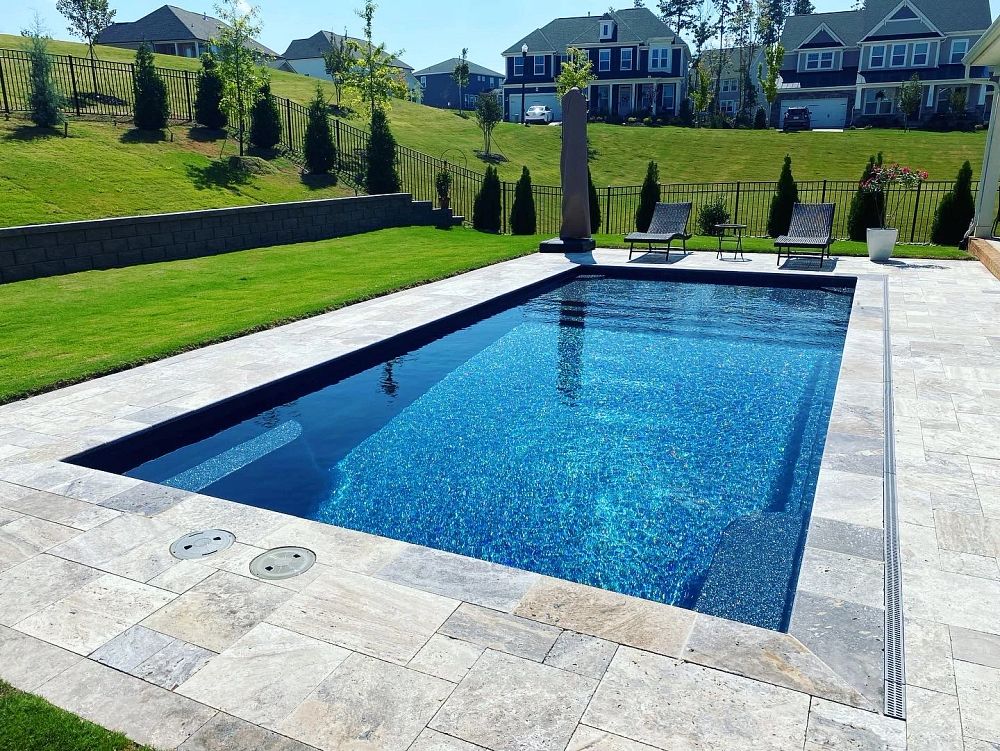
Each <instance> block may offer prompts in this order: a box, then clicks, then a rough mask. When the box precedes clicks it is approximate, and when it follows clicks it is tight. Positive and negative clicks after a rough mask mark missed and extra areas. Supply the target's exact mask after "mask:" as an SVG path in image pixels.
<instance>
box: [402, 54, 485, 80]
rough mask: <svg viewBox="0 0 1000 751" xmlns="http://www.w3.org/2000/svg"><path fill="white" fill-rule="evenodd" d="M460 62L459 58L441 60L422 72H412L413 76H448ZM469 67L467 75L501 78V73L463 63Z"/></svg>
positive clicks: (470, 63) (471, 63)
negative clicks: (443, 74) (445, 74)
mask: <svg viewBox="0 0 1000 751" xmlns="http://www.w3.org/2000/svg"><path fill="white" fill-rule="evenodd" d="M460 62H462V60H461V58H458V57H453V58H451V59H450V60H443V61H442V62H440V63H438V64H437V65H431V66H430V67H428V68H423V69H422V70H415V71H413V75H415V76H437V75H440V74H442V73H447V74H448V75H449V76H450V75H451V74H452V73H454V72H455V68H457V67H458V64H459V63H460ZM465 62H466V63H467V64H468V66H469V73H471V74H473V75H476V76H492V77H493V78H503V77H504V74H503V73H497V72H496V71H495V70H490V69H489V68H484V67H483V66H482V65H477V64H476V63H473V62H469V61H468V60H466V61H465Z"/></svg>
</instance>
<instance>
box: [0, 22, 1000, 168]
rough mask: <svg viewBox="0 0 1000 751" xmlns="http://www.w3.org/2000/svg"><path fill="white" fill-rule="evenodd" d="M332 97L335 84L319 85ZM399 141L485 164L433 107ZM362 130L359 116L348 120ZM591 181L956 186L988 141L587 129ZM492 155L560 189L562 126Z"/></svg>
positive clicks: (126, 55)
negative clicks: (890, 164)
mask: <svg viewBox="0 0 1000 751" xmlns="http://www.w3.org/2000/svg"><path fill="white" fill-rule="evenodd" d="M22 41H23V40H22V39H21V38H20V37H16V36H11V35H3V34H0V47H8V48H11V47H13V48H16V47H19V46H20V45H21V44H22ZM51 49H52V51H53V52H55V53H58V54H74V55H81V56H82V55H85V54H86V52H87V48H86V46H85V45H83V44H79V43H77V42H56V41H54V42H52V44H51ZM96 49H97V54H98V56H99V57H101V58H104V59H108V60H118V61H126V62H128V61H131V60H133V59H134V53H133V52H132V51H131V50H123V49H118V48H116V47H101V46H99V47H97V48H96ZM156 64H157V65H160V66H163V67H173V68H182V69H186V70H197V69H198V68H199V65H200V64H199V62H198V61H197V60H189V59H185V58H180V57H174V56H171V55H157V56H156ZM271 76H272V90H273V91H274V93H275V94H276V95H278V96H283V97H288V98H289V99H292V100H294V101H298V102H303V103H305V102H307V101H308V100H309V99H310V98H311V97H312V96H313V95H314V93H315V91H316V85H317V83H318V81H317V79H315V78H309V77H307V76H300V75H295V74H292V73H282V72H279V71H272V73H271ZM319 83H320V84H321V86H322V87H323V90H324V91H325V92H326V93H327V96H329V97H331V98H332V96H333V86H332V85H331V84H329V83H328V82H319ZM390 119H391V122H392V127H393V130H394V133H395V135H396V138H397V140H398V141H399V143H401V144H403V145H404V146H409V147H410V148H413V149H416V150H417V151H421V152H424V153H425V154H428V155H430V156H434V157H439V158H442V159H447V160H448V161H450V162H452V163H455V164H460V165H463V166H467V167H469V168H471V169H475V170H477V171H482V170H483V169H484V168H485V165H484V163H483V162H482V161H480V160H479V159H478V158H477V157H476V156H475V153H474V152H475V150H476V149H480V148H482V135H481V133H480V131H479V128H478V126H477V125H476V122H475V119H474V118H472V117H471V116H470V117H468V118H461V117H459V116H458V114H457V113H455V112H450V111H446V110H439V109H434V108H432V107H426V106H424V105H420V104H414V103H412V102H404V101H395V102H393V104H392V110H391V112H390ZM350 122H351V124H352V125H355V126H357V127H365V126H366V122H365V120H364V118H363V117H362V116H358V117H356V118H355V119H354V120H352V121H350ZM590 141H591V147H592V148H593V149H594V152H595V154H594V159H593V161H592V163H591V169H592V171H593V175H594V182H595V183H596V184H597V185H599V186H605V185H638V184H639V183H641V182H642V178H643V176H644V174H645V170H646V162H647V161H648V160H650V159H655V160H657V161H658V162H659V165H660V176H661V178H662V180H663V182H728V181H737V180H744V181H752V180H776V179H777V177H778V173H779V172H780V169H781V161H782V159H783V158H784V156H785V154H786V153H789V154H791V155H792V158H793V160H794V164H793V168H794V172H795V175H796V177H797V178H799V179H801V180H823V179H827V180H852V181H853V180H857V179H858V177H860V175H861V171H862V170H863V168H864V165H865V162H866V161H867V159H868V155H869V154H874V153H876V152H878V151H882V152H884V154H885V158H886V159H887V160H889V161H898V162H901V163H905V164H910V165H912V166H915V167H921V168H923V169H926V170H927V171H928V172H930V175H931V179H933V180H951V179H954V177H955V175H956V174H957V172H958V169H959V167H960V166H961V164H962V162H963V161H965V160H966V159H968V160H969V161H970V162H972V166H973V171H974V173H975V174H977V175H978V174H979V171H980V168H981V165H982V158H983V149H984V147H985V136H984V134H983V133H928V132H922V131H911V132H909V133H903V132H901V131H895V130H858V131H847V132H844V133H816V132H811V133H795V134H784V133H779V132H776V131H745V130H740V131H736V130H707V129H702V130H697V129H691V128H644V127H622V126H615V125H597V124H595V125H591V126H590ZM494 150H499V151H500V152H501V153H502V154H503V155H504V156H505V157H506V158H507V159H508V161H507V162H503V163H501V164H500V165H499V169H500V175H501V177H503V178H504V179H507V180H516V179H517V177H518V176H519V175H520V172H521V166H522V165H527V166H528V167H529V168H530V169H531V171H532V177H533V178H534V180H535V182H536V183H539V184H547V185H558V183H559V150H560V137H559V129H558V128H557V127H549V128H541V127H534V128H523V127H521V126H519V125H517V124H514V123H503V124H501V125H500V126H499V127H498V128H497V130H496V132H495V138H494Z"/></svg>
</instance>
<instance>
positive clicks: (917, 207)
mask: <svg viewBox="0 0 1000 751" xmlns="http://www.w3.org/2000/svg"><path fill="white" fill-rule="evenodd" d="M923 187H924V184H923V183H922V182H920V183H917V197H916V198H914V199H913V225H912V226H911V227H910V242H911V243H912V242H913V241H914V239H915V238H916V236H917V216H918V215H919V214H920V196H921V194H922V191H921V188H923Z"/></svg>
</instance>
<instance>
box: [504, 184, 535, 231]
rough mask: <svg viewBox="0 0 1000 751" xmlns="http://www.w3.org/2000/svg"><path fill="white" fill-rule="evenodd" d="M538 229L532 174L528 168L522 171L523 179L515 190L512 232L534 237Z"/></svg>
mask: <svg viewBox="0 0 1000 751" xmlns="http://www.w3.org/2000/svg"><path fill="white" fill-rule="evenodd" d="M537 229H538V220H537V218H536V217H535V194H534V193H533V192H532V190H531V173H530V172H529V171H528V168H527V167H523V168H522V169H521V179H520V180H518V181H517V186H516V187H515V188H514V206H513V208H512V209H511V212H510V232H511V234H512V235H533V234H535V232H536V231H537Z"/></svg>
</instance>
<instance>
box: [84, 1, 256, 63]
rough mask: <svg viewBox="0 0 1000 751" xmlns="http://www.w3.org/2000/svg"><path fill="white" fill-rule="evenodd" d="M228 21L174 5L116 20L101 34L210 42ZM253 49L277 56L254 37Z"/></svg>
mask: <svg viewBox="0 0 1000 751" xmlns="http://www.w3.org/2000/svg"><path fill="white" fill-rule="evenodd" d="M224 28H226V24H224V23H223V22H222V21H220V20H219V19H218V18H213V17H212V16H208V15H205V14H204V13H192V12H191V11H189V10H184V9H183V8H178V7H176V6H174V5H164V6H162V7H160V8H157V9H156V10H154V11H153V12H152V13H149V14H147V15H145V16H143V17H142V18H140V19H139V20H138V21H128V22H124V23H113V24H111V25H110V26H109V27H108V28H106V29H105V30H104V31H102V32H101V33H100V35H99V36H98V37H97V42H98V43H99V44H134V43H136V42H180V41H186V40H189V39H196V40H198V41H200V42H207V41H209V40H211V39H213V38H215V37H218V36H219V31H220V30H221V29H224ZM252 46H253V49H255V50H256V51H258V52H261V53H263V54H265V55H270V56H274V55H275V52H274V50H270V49H268V48H267V47H265V46H264V45H262V44H260V43H258V42H256V41H252Z"/></svg>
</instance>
